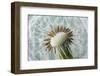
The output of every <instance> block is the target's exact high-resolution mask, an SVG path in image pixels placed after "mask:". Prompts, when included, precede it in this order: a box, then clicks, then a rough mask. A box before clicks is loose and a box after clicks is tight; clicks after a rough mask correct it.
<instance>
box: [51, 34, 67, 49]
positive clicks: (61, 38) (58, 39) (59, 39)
mask: <svg viewBox="0 0 100 76" xmlns="http://www.w3.org/2000/svg"><path fill="white" fill-rule="evenodd" d="M66 37H67V34H66V33H64V32H58V33H57V34H56V35H55V36H54V37H52V38H51V40H50V44H51V46H52V47H56V46H59V45H62V44H63V43H64V42H65V40H66Z"/></svg>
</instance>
